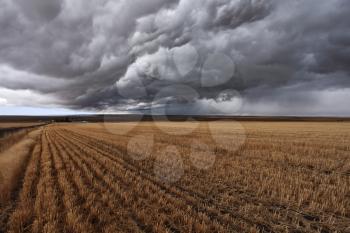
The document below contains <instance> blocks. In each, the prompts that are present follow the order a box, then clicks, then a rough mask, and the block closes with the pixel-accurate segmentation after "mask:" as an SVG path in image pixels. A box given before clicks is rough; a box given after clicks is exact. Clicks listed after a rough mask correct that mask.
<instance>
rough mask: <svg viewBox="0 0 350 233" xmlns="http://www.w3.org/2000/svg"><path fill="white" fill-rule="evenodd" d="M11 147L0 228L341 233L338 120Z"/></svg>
mask: <svg viewBox="0 0 350 233" xmlns="http://www.w3.org/2000/svg"><path fill="white" fill-rule="evenodd" d="M28 137H29V138H30V140H29V139H28ZM23 140H27V142H19V143H22V144H25V148H27V151H28V153H27V155H26V154H23V156H22V157H21V158H22V159H21V161H22V162H21V161H17V162H16V164H18V165H17V166H14V167H15V168H13V169H12V170H16V171H17V172H16V176H11V177H12V179H9V178H8V179H7V178H6V177H9V175H8V174H10V173H11V169H10V170H8V169H7V170H6V171H7V172H6V173H5V172H4V171H5V170H4V167H6V168H8V166H6V164H9V163H10V162H9V161H11V159H14V158H15V157H16V153H7V154H6V151H5V152H3V153H2V154H0V169H1V170H0V171H1V173H0V182H2V183H0V189H1V188H2V193H5V192H7V193H8V195H1V198H2V200H0V204H1V205H0V208H1V216H0V232H50V233H51V232H350V228H349V226H350V123H347V122H262V121H261V122H259V121H251V122H244V121H242V122H236V121H218V122H216V121H213V122H208V121H201V122H160V121H159V122H137V123H136V122H135V123H62V124H58V123H57V124H50V125H47V126H43V127H41V128H40V129H35V130H34V131H33V132H31V133H30V135H28V136H27V137H25V138H24V139H23ZM15 146H16V145H15ZM17 146H18V145H17ZM18 147H19V146H18ZM11 149H12V150H14V149H13V148H10V150H11ZM2 158H3V159H2ZM5 158H6V159H5ZM17 160H18V159H17ZM6 181H7V183H6ZM5 184H6V185H5Z"/></svg>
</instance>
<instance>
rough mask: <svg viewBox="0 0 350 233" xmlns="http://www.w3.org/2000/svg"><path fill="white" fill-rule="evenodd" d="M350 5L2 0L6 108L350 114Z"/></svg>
mask: <svg viewBox="0 0 350 233" xmlns="http://www.w3.org/2000/svg"><path fill="white" fill-rule="evenodd" d="M349 74H350V4H349V1H348V0H180V1H176V0H89V1H86V0H65V1H63V0H62V1H61V0H0V114H45V113H48V114H61V113H62V114H65V113H82V112H99V113H103V112H113V113H124V112H142V113H157V114H161V113H168V114H245V115H251V114H253V115H334V116H350V108H349V102H350V101H349V100H350V79H349V78H350V77H349Z"/></svg>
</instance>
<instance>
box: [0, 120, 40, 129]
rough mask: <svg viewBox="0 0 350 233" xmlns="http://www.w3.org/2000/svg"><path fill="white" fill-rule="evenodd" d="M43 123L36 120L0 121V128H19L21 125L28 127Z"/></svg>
mask: <svg viewBox="0 0 350 233" xmlns="http://www.w3.org/2000/svg"><path fill="white" fill-rule="evenodd" d="M41 124H43V123H37V122H25V123H24V122H7V123H4V122H0V129H6V128H21V127H30V126H36V125H41Z"/></svg>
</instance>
